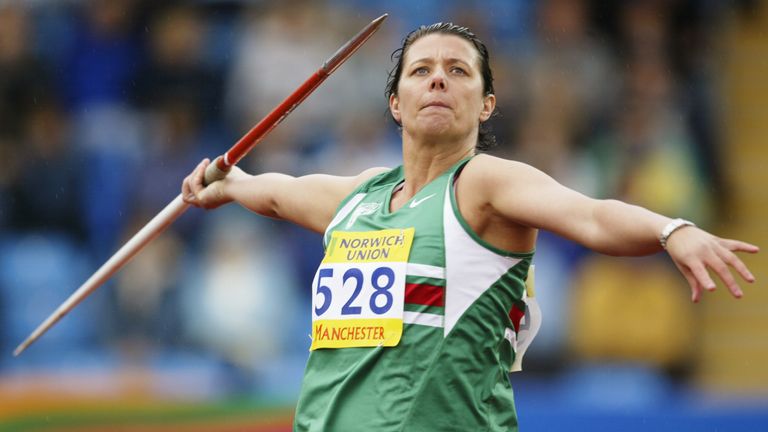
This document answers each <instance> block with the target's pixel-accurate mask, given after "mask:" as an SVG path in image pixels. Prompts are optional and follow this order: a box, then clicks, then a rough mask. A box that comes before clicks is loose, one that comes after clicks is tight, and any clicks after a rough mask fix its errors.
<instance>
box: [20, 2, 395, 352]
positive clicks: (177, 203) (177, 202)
mask: <svg viewBox="0 0 768 432" xmlns="http://www.w3.org/2000/svg"><path fill="white" fill-rule="evenodd" d="M386 18H387V14H384V15H382V16H380V17H378V18H376V19H375V20H373V21H371V22H370V23H369V24H368V25H367V26H365V28H363V29H362V30H360V32H359V33H357V35H355V37H353V38H352V39H350V40H349V41H347V43H345V44H344V45H343V46H342V47H341V48H339V49H338V50H337V51H336V52H335V53H334V54H333V55H332V56H331V57H330V58H329V59H328V60H326V61H325V62H324V63H323V65H322V66H321V67H320V69H318V70H317V71H315V73H314V74H312V76H310V77H309V78H308V79H307V80H306V81H304V83H303V84H302V85H301V86H299V88H297V89H296V90H295V91H294V92H293V93H291V95H289V96H288V97H287V98H285V100H284V101H282V102H281V103H280V105H278V106H277V107H275V109H274V110H272V112H271V113H269V114H267V116H266V117H264V118H263V119H262V120H261V121H260V122H259V123H258V124H256V126H254V127H253V128H252V129H251V130H250V131H248V133H246V134H245V135H243V137H242V138H240V140H239V141H237V142H236V143H235V144H234V145H233V146H232V148H230V149H229V150H228V151H227V152H226V153H224V154H223V155H221V156H219V157H218V158H216V160H215V161H214V163H212V164H210V165H209V166H208V168H207V169H206V171H205V183H206V184H211V183H213V182H214V181H217V180H221V179H223V178H224V177H226V176H227V173H229V171H230V169H231V168H232V167H233V166H234V165H236V164H237V162H239V161H240V159H242V158H243V157H244V156H245V155H246V154H248V152H250V151H251V149H253V147H254V146H256V144H258V143H259V142H261V140H262V139H264V137H265V136H266V135H267V134H268V133H269V132H270V131H271V130H272V129H274V128H275V126H277V125H278V124H280V123H281V122H282V121H283V120H284V119H285V118H286V117H287V116H288V114H290V113H291V112H292V111H293V110H294V109H295V108H296V107H297V106H298V105H299V104H300V103H301V102H303V101H304V99H306V98H307V96H309V95H310V93H312V92H313V91H314V90H315V89H316V88H317V87H318V86H319V85H320V84H322V82H323V81H325V79H326V78H328V77H329V76H330V75H331V74H332V73H333V72H334V71H335V70H336V69H337V68H338V67H339V66H341V64H342V63H344V62H345V61H346V60H347V59H348V58H349V57H351V56H352V54H354V53H355V51H357V49H358V48H360V46H361V45H362V44H363V43H365V41H367V40H368V39H369V38H370V37H371V36H372V35H373V33H375V32H376V30H378V28H379V26H380V25H381V23H382V22H383V21H384V20H385V19H386ZM188 208H189V204H187V203H185V202H184V200H183V199H182V197H181V194H179V195H178V196H177V197H176V198H175V199H174V200H173V201H171V202H170V204H168V205H167V206H165V208H164V209H162V210H161V211H160V213H158V214H157V215H156V216H155V217H154V218H152V220H150V221H149V222H148V223H147V224H146V225H144V227H143V228H142V229H141V230H139V232H138V233H136V234H135V235H134V236H133V237H132V238H131V239H130V240H128V242H126V243H125V244H124V245H123V247H121V248H120V249H119V250H118V251H117V252H116V253H115V254H114V255H112V257H111V258H109V259H108V260H107V262H105V263H104V264H103V265H102V266H101V267H100V268H99V269H98V270H97V271H96V273H94V274H93V275H92V276H91V277H90V278H88V280H87V281H85V283H84V284H83V285H81V286H80V288H78V289H77V291H75V292H74V293H73V294H72V295H71V296H70V297H69V298H68V299H67V300H66V301H65V302H64V303H62V304H61V306H59V307H58V308H57V309H56V310H55V311H54V312H53V313H52V314H51V315H50V316H49V317H48V318H47V319H46V320H45V321H43V323H42V324H40V325H39V326H38V327H37V328H36V329H35V331H34V332H32V334H30V335H29V337H28V338H27V339H26V340H25V341H24V342H22V343H21V344H20V345H19V346H18V347H16V349H15V350H14V351H13V355H14V356H18V355H19V354H21V353H22V352H23V351H24V350H25V349H27V347H28V346H30V345H31V344H32V343H33V342H35V341H36V340H37V339H38V338H39V337H40V336H42V335H43V334H44V333H45V332H46V331H48V329H50V328H51V327H53V325H54V324H56V323H57V322H58V321H59V320H60V319H61V318H63V317H64V316H65V315H66V314H68V313H69V312H70V311H71V310H72V309H74V308H75V306H77V305H78V304H80V302H82V301H83V299H85V298H86V297H88V296H89V295H90V294H91V293H92V292H93V291H95V290H96V289H97V288H98V287H100V286H101V285H103V284H104V283H105V282H106V281H107V280H109V278H110V277H112V275H113V274H115V273H116V272H117V271H118V270H120V269H121V268H122V267H123V266H124V265H125V264H127V263H128V262H129V261H130V260H131V258H133V257H134V256H135V255H136V254H137V253H139V251H141V250H142V249H143V248H144V246H146V245H147V244H149V243H150V242H151V241H152V240H154V239H155V238H156V237H157V236H158V235H160V233H162V232H163V231H165V229H166V228H168V227H169V226H170V225H171V224H172V223H173V221H175V220H176V219H177V218H178V217H179V216H181V215H182V214H183V213H184V212H185V211H186V210H187V209H188Z"/></svg>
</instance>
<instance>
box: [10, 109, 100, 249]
mask: <svg viewBox="0 0 768 432" xmlns="http://www.w3.org/2000/svg"><path fill="white" fill-rule="evenodd" d="M68 120H69V118H68V117H67V116H66V115H65V114H64V112H63V111H62V110H61V108H60V107H59V106H58V104H57V103H56V102H55V101H53V100H39V101H38V104H37V105H35V106H34V107H33V108H32V110H31V111H29V112H28V113H27V115H26V117H25V118H24V119H23V121H22V127H23V135H22V137H21V138H20V140H19V144H20V145H19V146H17V147H16V148H15V149H14V153H15V157H16V158H18V159H17V161H18V162H17V164H18V165H16V167H15V171H16V174H15V176H14V181H12V183H11V185H10V187H9V194H10V199H11V204H12V207H11V209H12V211H11V212H10V215H9V223H10V226H11V227H12V228H14V229H16V230H19V231H36V230H44V231H58V232H60V233H64V234H67V235H73V236H75V237H77V238H79V239H80V240H81V241H83V240H85V227H84V226H83V220H82V218H81V216H80V209H81V206H82V204H83V202H82V196H81V194H80V191H81V186H82V183H83V182H84V179H85V177H86V176H87V171H86V169H85V168H84V166H83V164H82V158H81V157H80V156H79V155H78V152H77V151H75V150H74V149H73V146H72V141H71V137H70V131H69V122H68Z"/></svg>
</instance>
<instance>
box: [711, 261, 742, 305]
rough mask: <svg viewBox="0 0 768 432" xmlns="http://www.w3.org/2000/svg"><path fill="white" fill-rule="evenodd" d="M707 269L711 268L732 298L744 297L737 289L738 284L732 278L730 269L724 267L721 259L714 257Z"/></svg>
mask: <svg viewBox="0 0 768 432" xmlns="http://www.w3.org/2000/svg"><path fill="white" fill-rule="evenodd" d="M709 268H711V269H712V270H713V271H714V272H715V273H716V274H717V275H718V276H719V277H720V280H722V281H723V283H725V286H726V287H727V288H728V291H730V292H731V294H733V296H734V297H736V298H741V296H742V295H744V293H743V292H742V291H741V288H740V287H739V284H738V283H736V279H734V278H733V275H732V274H731V270H730V268H729V267H728V266H727V265H726V263H725V261H723V259H722V258H720V257H719V256H718V257H715V258H714V260H713V261H711V262H710V264H709Z"/></svg>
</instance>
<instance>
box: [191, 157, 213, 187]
mask: <svg viewBox="0 0 768 432" xmlns="http://www.w3.org/2000/svg"><path fill="white" fill-rule="evenodd" d="M209 163H210V161H209V160H208V159H207V158H206V159H203V160H202V161H201V162H200V163H199V164H198V165H197V167H196V168H195V171H194V172H193V173H192V182H191V185H190V187H191V188H192V193H193V194H195V196H196V197H197V196H198V194H199V193H200V192H201V191H202V190H203V189H205V185H204V184H203V179H204V177H205V167H207V166H208V164H209Z"/></svg>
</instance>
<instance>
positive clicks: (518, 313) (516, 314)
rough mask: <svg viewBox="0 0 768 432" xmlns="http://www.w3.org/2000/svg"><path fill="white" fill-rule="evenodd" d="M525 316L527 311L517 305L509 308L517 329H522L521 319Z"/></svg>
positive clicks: (510, 317) (513, 323) (517, 330)
mask: <svg viewBox="0 0 768 432" xmlns="http://www.w3.org/2000/svg"><path fill="white" fill-rule="evenodd" d="M524 316H525V311H523V310H520V309H518V307H517V306H512V309H510V310H509V319H511V320H512V325H513V326H515V331H516V332H519V331H520V321H521V320H522V319H523V317H524Z"/></svg>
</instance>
